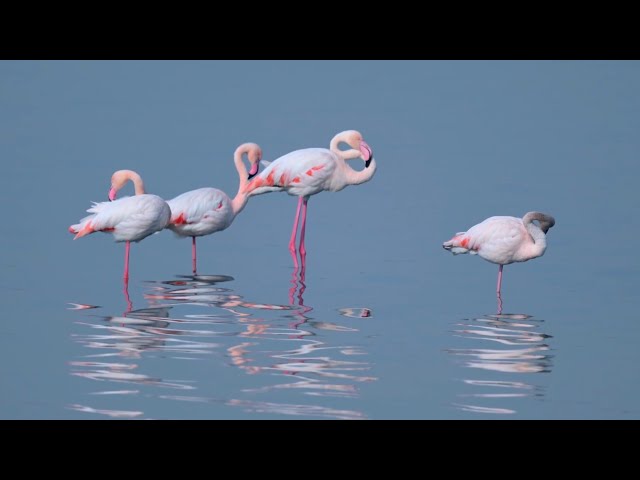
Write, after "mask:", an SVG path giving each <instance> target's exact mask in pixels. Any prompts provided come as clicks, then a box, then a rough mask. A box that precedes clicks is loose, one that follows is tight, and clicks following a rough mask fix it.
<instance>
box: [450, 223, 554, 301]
mask: <svg viewBox="0 0 640 480" xmlns="http://www.w3.org/2000/svg"><path fill="white" fill-rule="evenodd" d="M536 220H537V221H538V223H539V225H536V224H535V223H533V222H534V221H536ZM555 223H556V221H555V219H554V218H553V217H552V216H551V215H546V214H544V213H540V212H529V213H527V214H526V215H525V216H524V217H522V218H516V217H490V218H487V219H486V220H484V221H483V222H481V223H478V224H477V225H474V226H473V227H471V228H470V229H469V230H467V231H466V232H460V233H456V235H455V236H454V237H453V238H452V239H451V240H448V241H446V242H444V243H443V244H442V247H443V248H445V249H446V250H449V251H450V252H451V253H453V254H454V255H457V254H460V253H470V254H472V255H480V256H481V257H482V258H484V259H485V260H488V261H489V262H491V263H497V264H498V265H500V267H499V269H498V284H497V286H496V292H497V293H498V295H500V289H501V287H502V267H503V266H504V265H508V264H510V263H514V262H526V261H527V260H531V259H533V258H537V257H541V256H542V255H544V252H545V250H546V249H547V236H546V234H547V232H548V231H549V229H550V228H551V227H553V226H554V225H555ZM499 308H500V307H499Z"/></svg>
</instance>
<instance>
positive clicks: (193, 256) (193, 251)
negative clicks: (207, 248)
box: [191, 237, 196, 275]
mask: <svg viewBox="0 0 640 480" xmlns="http://www.w3.org/2000/svg"><path fill="white" fill-rule="evenodd" d="M191 240H192V241H191V259H192V260H191V266H192V268H193V274H194V275H195V274H196V237H191Z"/></svg>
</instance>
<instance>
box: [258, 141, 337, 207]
mask: <svg viewBox="0 0 640 480" xmlns="http://www.w3.org/2000/svg"><path fill="white" fill-rule="evenodd" d="M338 161H339V158H338V156H337V155H336V154H335V153H333V152H332V151H331V150H328V149H326V148H305V149H302V150H296V151H293V152H290V153H287V154H286V155H283V156H282V157H280V158H278V159H277V160H274V161H273V162H271V163H270V164H269V166H268V167H267V168H266V169H264V170H263V171H262V173H260V174H259V175H257V176H256V177H255V178H253V179H252V180H251V181H250V182H249V183H248V184H247V186H246V190H247V192H248V193H249V195H251V196H253V195H261V194H263V193H268V192H280V191H285V192H287V193H288V194H289V195H293V196H297V197H310V196H311V195H315V194H316V193H320V192H322V191H323V190H327V191H331V192H337V191H339V190H342V189H343V188H344V187H346V186H347V185H348V183H347V181H346V179H345V178H344V175H340V173H342V172H341V170H340V169H339V168H338Z"/></svg>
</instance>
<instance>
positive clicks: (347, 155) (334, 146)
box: [329, 135, 362, 160]
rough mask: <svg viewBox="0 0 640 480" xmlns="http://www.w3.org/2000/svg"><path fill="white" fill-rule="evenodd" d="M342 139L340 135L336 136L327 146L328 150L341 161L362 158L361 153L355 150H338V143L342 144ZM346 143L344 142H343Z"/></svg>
mask: <svg viewBox="0 0 640 480" xmlns="http://www.w3.org/2000/svg"><path fill="white" fill-rule="evenodd" d="M343 141H344V140H342V137H340V135H336V136H335V137H333V138H332V139H331V143H330V144H329V150H331V151H332V152H333V153H335V154H336V155H338V156H339V157H340V158H342V159H343V160H352V159H354V158H358V157H360V156H362V153H361V152H360V151H359V150H356V149H355V148H351V149H349V150H340V148H339V145H340V142H343ZM345 143H346V142H345Z"/></svg>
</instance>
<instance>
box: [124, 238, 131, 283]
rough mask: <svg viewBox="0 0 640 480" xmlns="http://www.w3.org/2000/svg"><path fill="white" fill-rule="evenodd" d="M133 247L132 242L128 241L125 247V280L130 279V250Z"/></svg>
mask: <svg viewBox="0 0 640 480" xmlns="http://www.w3.org/2000/svg"><path fill="white" fill-rule="evenodd" d="M130 249H131V242H128V241H127V246H126V247H125V249H124V280H125V282H128V281H129V250H130Z"/></svg>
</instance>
